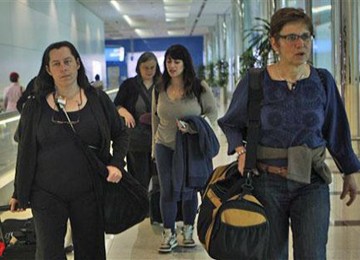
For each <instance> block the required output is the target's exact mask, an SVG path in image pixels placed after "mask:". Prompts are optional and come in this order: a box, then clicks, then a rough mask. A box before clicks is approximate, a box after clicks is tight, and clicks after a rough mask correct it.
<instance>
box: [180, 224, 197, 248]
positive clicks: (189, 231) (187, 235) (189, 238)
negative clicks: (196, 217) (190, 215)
mask: <svg viewBox="0 0 360 260" xmlns="http://www.w3.org/2000/svg"><path fill="white" fill-rule="evenodd" d="M193 232H194V226H192V225H184V227H183V229H182V234H183V237H184V240H183V244H184V247H188V248H192V247H195V246H196V244H195V241H194V239H193Z"/></svg>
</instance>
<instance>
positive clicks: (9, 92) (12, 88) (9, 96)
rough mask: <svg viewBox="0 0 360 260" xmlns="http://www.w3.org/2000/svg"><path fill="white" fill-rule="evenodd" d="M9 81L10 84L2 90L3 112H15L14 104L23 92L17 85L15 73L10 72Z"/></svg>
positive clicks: (17, 80)
mask: <svg viewBox="0 0 360 260" xmlns="http://www.w3.org/2000/svg"><path fill="white" fill-rule="evenodd" d="M9 79H10V82H11V84H10V85H9V86H7V87H6V88H5V89H4V110H5V112H12V111H16V102H17V101H18V100H19V98H20V97H21V95H22V92H23V87H22V86H20V84H19V74H18V73H17V72H11V73H10V76H9Z"/></svg>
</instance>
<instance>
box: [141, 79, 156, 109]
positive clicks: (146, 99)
mask: <svg viewBox="0 0 360 260" xmlns="http://www.w3.org/2000/svg"><path fill="white" fill-rule="evenodd" d="M153 88H155V85H153ZM139 95H140V96H141V98H142V99H143V100H144V102H145V106H146V110H147V112H151V102H150V100H149V98H148V96H147V95H146V94H145V89H144V88H143V87H142V86H139Z"/></svg>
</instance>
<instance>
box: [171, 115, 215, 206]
mask: <svg viewBox="0 0 360 260" xmlns="http://www.w3.org/2000/svg"><path fill="white" fill-rule="evenodd" d="M182 120H183V121H185V122H187V123H189V124H190V125H191V128H192V129H193V130H196V131H197V133H196V134H183V133H182V132H180V131H178V132H177V134H176V146H175V152H174V157H173V158H174V159H173V160H174V161H173V168H172V182H173V187H174V193H175V194H174V195H175V198H178V197H177V196H179V195H180V193H183V192H185V193H186V191H188V190H189V189H194V188H196V189H201V188H203V187H204V185H205V184H206V181H207V179H208V178H209V176H210V174H211V172H212V171H213V164H212V158H213V157H215V156H216V155H217V154H218V152H219V148H220V145H219V141H218V139H217V137H216V135H215V133H214V131H213V130H212V128H211V127H210V125H209V124H208V123H207V122H206V120H205V119H204V118H202V117H201V116H187V117H184V118H182ZM182 184H183V185H182ZM183 199H184V198H183Z"/></svg>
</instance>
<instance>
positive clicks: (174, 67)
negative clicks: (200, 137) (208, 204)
mask: <svg viewBox="0 0 360 260" xmlns="http://www.w3.org/2000/svg"><path fill="white" fill-rule="evenodd" d="M164 67H165V71H164V73H163V84H162V85H161V87H160V89H159V90H157V91H154V92H153V93H154V95H155V97H154V98H153V99H152V100H153V102H152V126H153V139H154V140H153V141H154V145H153V155H154V156H155V159H156V163H157V164H156V165H157V169H158V174H159V181H160V194H161V195H160V210H161V215H162V219H163V223H164V232H163V240H162V243H161V245H160V248H159V252H160V253H169V252H171V251H172V249H173V248H175V247H176V246H177V239H176V233H175V219H176V214H177V201H178V200H182V211H183V221H184V228H183V236H184V240H183V244H184V247H194V246H195V242H194V240H193V238H192V233H193V225H194V220H195V216H196V210H197V206H198V200H197V192H196V190H195V189H194V188H189V187H187V185H186V183H185V182H182V183H178V182H176V178H177V176H174V175H175V174H174V172H175V171H174V169H173V158H174V153H175V150H176V136H177V133H178V132H179V131H181V133H193V132H194V131H193V129H192V127H191V125H189V124H187V123H186V122H183V121H182V120H180V119H182V118H184V117H189V116H199V117H200V116H206V117H207V118H208V119H209V120H210V122H211V124H212V125H215V124H216V119H217V110H216V103H215V99H214V96H213V94H212V92H211V90H210V88H209V86H208V85H207V84H206V82H204V81H200V80H199V79H197V78H196V75H195V70H194V67H193V63H192V59H191V56H190V54H189V52H188V50H187V49H186V48H185V47H184V46H182V45H173V46H171V47H170V48H169V49H168V50H167V51H166V53H165V60H164ZM174 189H177V190H181V192H180V194H177V195H180V196H176V195H175V192H174Z"/></svg>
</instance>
